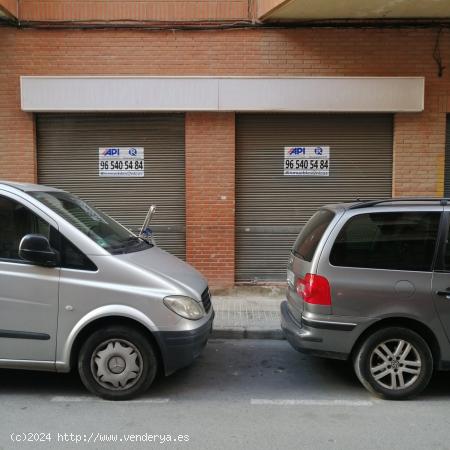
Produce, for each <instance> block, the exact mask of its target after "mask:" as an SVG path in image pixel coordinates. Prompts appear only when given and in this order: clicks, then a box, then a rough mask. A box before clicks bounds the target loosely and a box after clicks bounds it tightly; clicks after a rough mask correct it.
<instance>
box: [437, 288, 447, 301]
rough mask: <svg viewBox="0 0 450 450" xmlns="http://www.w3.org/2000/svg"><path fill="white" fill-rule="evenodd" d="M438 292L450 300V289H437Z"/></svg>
mask: <svg viewBox="0 0 450 450" xmlns="http://www.w3.org/2000/svg"><path fill="white" fill-rule="evenodd" d="M436 294H437V295H439V296H440V297H445V298H446V299H447V300H450V290H449V291H436Z"/></svg>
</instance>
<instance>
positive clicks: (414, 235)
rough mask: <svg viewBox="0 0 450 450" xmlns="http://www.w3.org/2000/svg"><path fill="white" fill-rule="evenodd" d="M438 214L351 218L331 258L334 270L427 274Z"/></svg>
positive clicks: (433, 248)
mask: <svg viewBox="0 0 450 450" xmlns="http://www.w3.org/2000/svg"><path fill="white" fill-rule="evenodd" d="M440 215H441V213H439V212H404V211H400V212H386V213H384V212H383V213H371V214H360V215H357V216H354V217H352V218H351V219H349V220H348V222H347V223H346V224H345V225H344V227H343V228H342V230H341V231H340V232H339V234H338V236H337V238H336V241H335V242H334V245H333V248H332V249H331V254H330V263H331V264H332V265H334V266H345V267H364V268H369V269H390V270H412V271H425V272H426V271H430V270H431V266H432V263H433V256H434V251H435V247H436V239H437V235H438V228H439V219H440Z"/></svg>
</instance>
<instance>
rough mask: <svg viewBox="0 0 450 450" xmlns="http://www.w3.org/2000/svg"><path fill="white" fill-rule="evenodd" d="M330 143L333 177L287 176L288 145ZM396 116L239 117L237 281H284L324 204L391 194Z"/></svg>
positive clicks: (296, 115)
mask: <svg viewBox="0 0 450 450" xmlns="http://www.w3.org/2000/svg"><path fill="white" fill-rule="evenodd" d="M318 145H321V146H330V175H329V176H328V177H316V176H284V175H283V167H284V166H283V165H284V147H285V146H318ZM392 146H393V125H392V116H391V115H378V114H377V115H374V114H334V115H332V114H316V115H313V114H241V115H238V116H237V117H236V280H237V281H258V280H271V281H277V280H279V281H281V280H285V277H286V273H285V272H286V270H285V267H286V262H287V259H288V256H289V250H290V248H291V246H292V244H293V242H294V240H295V238H296V236H297V234H298V232H299V231H300V229H301V227H302V226H303V225H304V224H305V222H306V221H307V220H308V219H309V217H310V216H311V215H312V214H313V213H314V212H315V211H316V210H317V208H318V207H320V206H322V205H324V204H327V203H335V202H341V201H348V200H354V199H356V198H357V197H360V198H379V197H390V196H391V195H392Z"/></svg>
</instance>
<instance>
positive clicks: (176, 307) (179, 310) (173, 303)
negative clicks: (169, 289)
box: [163, 295, 205, 320]
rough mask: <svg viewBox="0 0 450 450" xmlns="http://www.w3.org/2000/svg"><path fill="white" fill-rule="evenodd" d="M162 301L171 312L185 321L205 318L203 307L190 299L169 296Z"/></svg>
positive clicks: (180, 296)
mask: <svg viewBox="0 0 450 450" xmlns="http://www.w3.org/2000/svg"><path fill="white" fill-rule="evenodd" d="M163 301H164V304H165V305H166V306H167V307H168V308H169V309H170V310H171V311H173V312H174V313H175V314H178V315H179V316H181V317H184V318H185V319H190V320H199V319H201V318H202V317H204V316H205V310H204V308H203V305H202V304H201V303H199V302H196V301H195V300H194V299H193V298H191V297H185V296H184V295H171V296H169V297H165V298H164V300H163Z"/></svg>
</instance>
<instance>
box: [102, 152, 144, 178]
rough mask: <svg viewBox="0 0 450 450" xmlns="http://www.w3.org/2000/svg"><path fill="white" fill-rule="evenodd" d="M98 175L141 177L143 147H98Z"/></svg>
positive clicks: (142, 174)
mask: <svg viewBox="0 0 450 450" xmlns="http://www.w3.org/2000/svg"><path fill="white" fill-rule="evenodd" d="M98 176H99V177H143V176H144V147H101V148H99V149H98Z"/></svg>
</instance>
